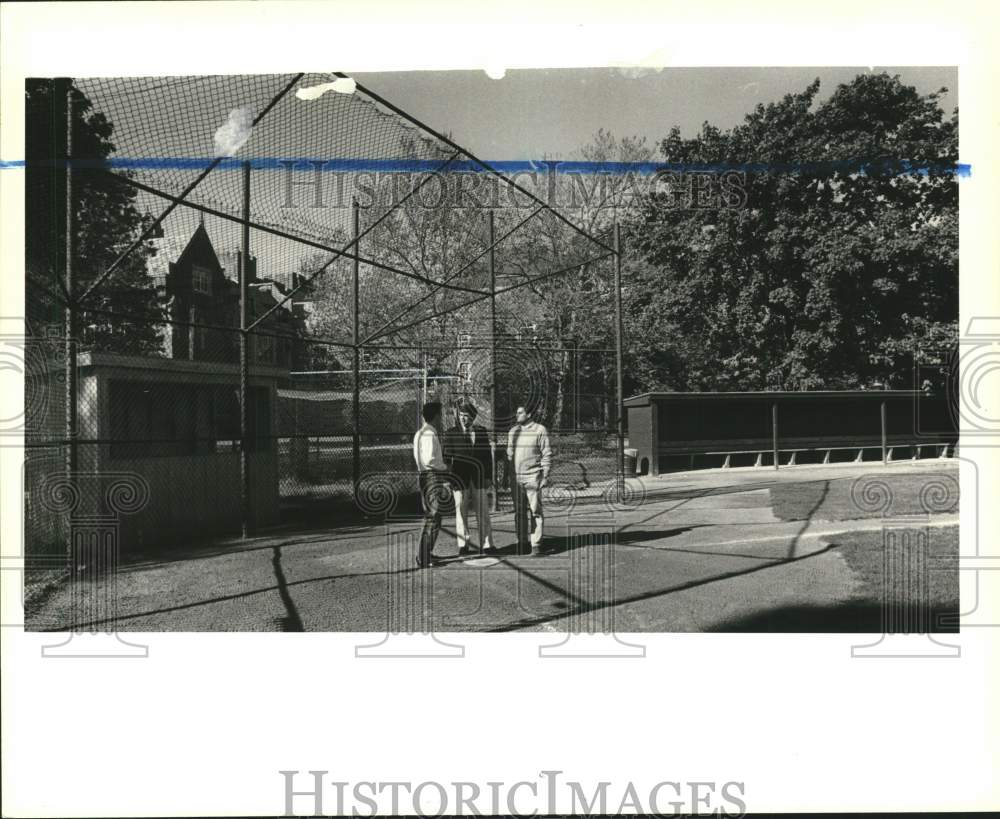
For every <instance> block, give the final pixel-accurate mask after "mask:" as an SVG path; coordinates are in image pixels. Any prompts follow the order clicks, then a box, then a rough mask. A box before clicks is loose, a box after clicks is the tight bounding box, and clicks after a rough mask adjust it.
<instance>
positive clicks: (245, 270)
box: [239, 161, 251, 537]
mask: <svg viewBox="0 0 1000 819" xmlns="http://www.w3.org/2000/svg"><path fill="white" fill-rule="evenodd" d="M239 268H240V516H241V520H242V533H243V537H247V536H249V534H250V528H251V527H250V405H249V382H250V350H249V345H250V339H249V333H248V331H247V326H248V324H249V321H248V319H249V312H250V305H249V294H250V282H249V279H250V163H249V162H248V161H245V162H244V163H243V246H242V249H241V251H240V265H239Z"/></svg>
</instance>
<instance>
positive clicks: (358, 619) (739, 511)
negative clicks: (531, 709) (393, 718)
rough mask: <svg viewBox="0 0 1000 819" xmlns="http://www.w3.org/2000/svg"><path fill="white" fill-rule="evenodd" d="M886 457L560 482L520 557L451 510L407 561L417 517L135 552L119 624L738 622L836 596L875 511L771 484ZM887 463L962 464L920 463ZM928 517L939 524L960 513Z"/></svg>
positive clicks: (845, 475) (696, 627) (426, 626)
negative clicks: (422, 560) (475, 548)
mask: <svg viewBox="0 0 1000 819" xmlns="http://www.w3.org/2000/svg"><path fill="white" fill-rule="evenodd" d="M886 469H887V468H886V467H884V466H883V465H882V464H865V465H848V466H840V465H838V466H831V467H796V468H794V469H781V470H778V471H774V470H766V469H732V470H711V471H707V470H706V471H701V472H690V473H677V474H673V475H668V476H662V477H660V478H656V479H646V480H644V481H642V482H639V481H630V492H629V493H628V497H627V498H626V501H629V503H626V504H625V505H621V504H618V503H613V502H610V501H607V500H605V499H604V498H603V497H602V495H601V489H600V488H595V491H592V492H589V493H585V496H577V497H570V496H568V495H567V494H566V493H560V492H558V491H555V492H553V495H552V497H551V498H550V502H549V503H548V505H547V507H546V517H545V534H546V538H545V548H546V550H547V553H546V554H545V555H544V556H542V557H538V558H532V557H527V556H516V555H514V554H512V549H511V548H510V547H511V546H512V544H513V541H514V534H513V518H512V515H511V514H510V513H509V512H508V513H501V514H498V515H495V516H494V518H493V526H494V532H495V541H496V544H497V545H498V546H499V547H500V549H501V554H500V555H499V557H496V558H493V557H487V558H464V559H463V558H459V557H458V555H457V547H456V544H455V537H454V531H453V523H454V521H453V519H446V520H445V524H444V529H443V530H442V533H441V536H440V538H439V540H438V545H437V547H436V548H435V553H436V554H437V555H439V556H440V557H442V558H444V560H445V563H444V565H442V566H439V567H436V568H433V569H429V570H418V569H417V568H416V566H415V565H414V558H415V554H416V543H417V539H418V537H419V531H420V521H419V519H406V520H399V521H390V522H387V523H373V524H371V525H366V526H362V525H357V526H352V527H345V528H339V529H336V530H328V531H322V530H314V531H308V532H300V533H296V534H286V533H283V534H281V535H280V536H274V535H272V536H270V537H268V536H262V537H257V538H253V539H250V540H247V541H240V540H228V541H223V542H219V543H218V544H211V545H206V546H204V547H198V548H196V549H195V548H189V549H186V550H185V551H184V556H183V557H181V556H177V557H173V558H166V559H159V560H156V561H146V562H141V563H131V564H127V565H125V566H123V567H122V568H121V569H120V571H119V574H118V577H117V584H116V585H117V613H116V615H117V616H116V617H115V618H114V619H113V621H109V620H108V619H107V614H110V612H106V613H105V618H101V620H100V622H96V623H95V622H94V621H93V620H89V621H88V620H86V619H85V618H82V619H83V622H78V625H80V626H91V627H93V626H95V625H97V626H100V627H101V628H102V629H107V628H109V627H111V626H112V625H113V627H114V628H115V629H116V630H118V631H302V630H305V631H364V632H377V633H384V632H386V631H414V630H416V631H428V630H433V631H438V632H445V631H506V630H531V631H550V632H566V631H568V630H580V629H583V630H601V631H609V630H615V631H617V632H619V633H626V632H638V631H703V630H728V629H730V628H733V629H740V628H743V627H744V624H745V623H747V622H753V618H754V617H755V616H756V615H758V614H760V613H761V612H764V611H771V610H776V609H780V608H784V609H789V610H792V609H794V608H795V607H801V606H812V607H828V608H829V607H836V606H837V605H839V604H840V603H843V602H844V601H846V600H848V599H849V598H850V595H851V592H852V589H853V588H854V585H855V582H856V581H855V579H854V578H853V576H852V573H851V571H850V570H849V569H848V567H847V564H846V563H845V562H844V560H843V559H842V558H841V557H840V555H839V554H838V553H837V551H836V549H835V548H832V547H831V545H830V543H829V542H828V540H827V539H826V538H828V537H829V536H830V535H831V534H833V533H837V532H844V531H849V530H857V529H872V530H877V529H878V528H879V526H880V524H879V522H878V520H873V519H865V520H856V521H823V520H820V519H818V518H817V519H807V520H799V521H782V520H779V519H778V518H776V517H775V516H774V515H773V513H772V510H771V506H770V503H771V500H770V493H769V491H768V488H769V487H770V486H772V485H774V484H775V483H776V482H782V483H784V482H787V481H792V482H794V481H817V480H851V479H853V478H855V477H857V476H859V475H863V474H870V473H873V472H879V471H884V470H886ZM888 469H890V470H893V471H896V470H899V471H901V472H902V471H909V472H934V471H937V472H941V471H943V470H947V471H949V472H951V473H952V474H955V472H956V471H957V464H956V462H954V461H950V462H947V461H919V462H915V463H912V464H911V463H909V462H905V463H899V464H894V465H891V466H890V467H888ZM955 523H957V515H954V514H951V515H938V516H935V517H934V518H933V521H932V525H953V524H955ZM70 586H71V584H69V583H67V584H66V585H64V586H62V587H60V588H59V589H57V590H56V591H54V592H53V593H52V594H51V595H50V596H49V597H48V598H47V599H46V600H45V601H44V602H43V603H42V605H41V606H40V608H39V609H38V610H37V611H36V612H33V613H32V615H31V618H30V619H29V621H28V627H29V628H30V629H33V630H50V629H65V628H66V627H67V626H68V625H69V624H70V623H71V605H72V599H73V595H72V593H71V591H72V590H71V588H70Z"/></svg>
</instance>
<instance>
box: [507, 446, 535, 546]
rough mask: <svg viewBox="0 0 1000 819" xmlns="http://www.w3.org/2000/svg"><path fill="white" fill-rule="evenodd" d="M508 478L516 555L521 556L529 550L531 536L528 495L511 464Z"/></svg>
mask: <svg viewBox="0 0 1000 819" xmlns="http://www.w3.org/2000/svg"><path fill="white" fill-rule="evenodd" d="M508 476H509V478H510V497H511V500H512V501H513V503H514V531H515V532H516V533H517V547H516V549H515V551H516V553H517V554H523V553H524V552H527V551H528V550H530V548H531V545H530V543H529V538H530V536H531V519H530V517H529V516H530V514H531V509H530V507H529V506H528V495H527V493H526V492H525V491H524V487H523V486H522V485H521V484H520V483H519V482H518V480H517V475H516V474H515V473H514V469H513V464H511V468H510V469H509V470H508Z"/></svg>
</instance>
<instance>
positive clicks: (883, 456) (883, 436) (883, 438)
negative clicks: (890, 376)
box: [881, 401, 889, 464]
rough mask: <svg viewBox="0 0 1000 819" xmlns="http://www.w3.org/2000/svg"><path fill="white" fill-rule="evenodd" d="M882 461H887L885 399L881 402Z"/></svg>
mask: <svg viewBox="0 0 1000 819" xmlns="http://www.w3.org/2000/svg"><path fill="white" fill-rule="evenodd" d="M881 413H882V463H884V464H888V463H889V447H888V439H887V437H886V414H885V401H883V402H882V410H881Z"/></svg>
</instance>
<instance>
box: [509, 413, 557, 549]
mask: <svg viewBox="0 0 1000 819" xmlns="http://www.w3.org/2000/svg"><path fill="white" fill-rule="evenodd" d="M532 415H533V408H532V407H529V406H520V407H518V408H517V426H515V427H514V428H513V429H512V430H511V431H510V434H509V435H508V436H507V457H508V458H509V459H510V463H511V465H512V466H513V470H514V480H515V488H519V489H522V490H523V491H524V493H525V495H526V496H527V501H528V509H529V510H530V511H531V517H532V518H533V519H534V521H535V528H534V531H532V532H531V556H532V557H538V556H540V555H541V553H542V550H541V546H542V535H543V530H542V524H543V520H542V517H543V510H542V489H543V488H544V487H545V485H546V484H547V483H548V480H549V471H550V470H551V469H552V447H551V446H550V445H549V431H548V430H547V429H546V428H545V427H544V426H542V425H541V424H539V423H538V422H537V421H534V420H533V419H532ZM515 500H516V498H515ZM515 514H518V513H517V511H515ZM518 538H519V540H520V534H519V536H518ZM520 545H521V544H520V542H519V543H518V547H520Z"/></svg>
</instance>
